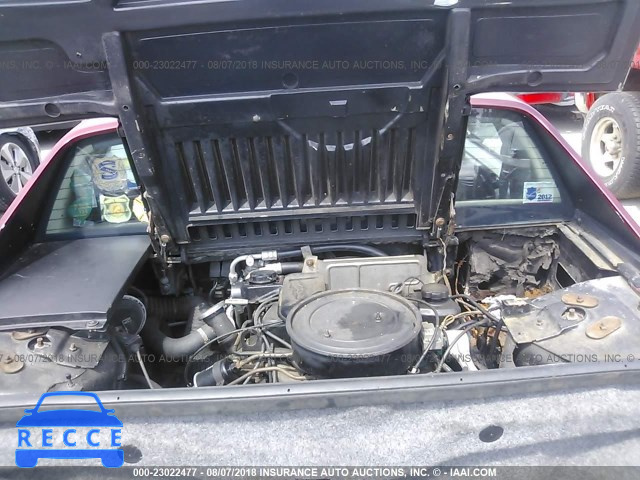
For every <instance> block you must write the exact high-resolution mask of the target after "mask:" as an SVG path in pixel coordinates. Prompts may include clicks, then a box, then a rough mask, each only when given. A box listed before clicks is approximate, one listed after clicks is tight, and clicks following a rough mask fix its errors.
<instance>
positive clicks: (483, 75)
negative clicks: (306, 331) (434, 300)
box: [0, 0, 640, 244]
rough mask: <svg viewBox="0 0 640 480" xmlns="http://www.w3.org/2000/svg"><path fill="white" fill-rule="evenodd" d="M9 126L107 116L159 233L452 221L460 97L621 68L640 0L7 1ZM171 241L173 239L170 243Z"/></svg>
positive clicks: (580, 86)
mask: <svg viewBox="0 0 640 480" xmlns="http://www.w3.org/2000/svg"><path fill="white" fill-rule="evenodd" d="M0 18H2V28H1V29H0V69H1V70H2V74H1V75H0V125H8V124H16V123H20V124H29V123H43V122H46V121H61V120H67V119H71V118H86V117H91V116H103V115H113V116H118V117H119V118H120V121H121V124H122V130H123V133H124V135H125V136H126V140H127V143H128V146H129V149H130V153H131V156H132V158H133V160H134V162H135V165H136V170H137V172H138V174H139V177H140V180H141V181H142V183H143V186H144V188H145V189H146V195H147V199H148V202H149V205H150V208H151V210H152V212H153V214H154V220H155V226H156V228H157V234H158V237H160V236H161V235H168V238H170V239H171V241H172V242H175V243H179V244H186V243H189V242H191V241H192V240H193V232H194V231H195V230H196V229H200V230H201V229H202V228H208V226H215V225H216V224H218V226H219V224H223V225H234V224H242V223H243V222H246V221H247V220H248V219H256V218H269V219H282V220H286V219H292V218H298V219H299V218H304V217H308V218H326V217H338V218H340V217H342V216H345V215H358V214H362V215H365V214H366V215H369V214H384V213H389V212H393V213H406V214H410V215H414V214H415V215H416V226H417V227H418V228H422V229H427V230H430V231H432V232H434V231H435V230H434V229H435V227H434V224H436V223H438V224H442V223H443V222H442V221H439V222H435V220H436V219H439V218H442V219H443V220H444V222H446V221H447V219H448V218H449V213H450V212H449V210H450V205H451V203H452V202H451V196H452V192H453V191H454V189H455V184H456V181H457V171H458V168H459V165H460V162H461V157H462V149H463V140H464V136H465V131H466V113H467V112H468V109H469V96H470V95H471V94H473V93H477V92H481V91H518V92H533V91H603V90H615V89H617V88H618V86H619V85H620V84H621V83H622V82H623V81H624V80H625V77H626V75H627V73H628V69H629V62H630V60H631V58H632V56H633V53H634V51H635V49H636V47H637V44H638V39H639V37H640V2H638V1H637V0H514V1H511V2H497V1H496V2H494V1H485V0H482V1H479V0H435V1H416V0H400V1H388V0H384V1H382V0H379V1H378V0H328V1H324V2H316V1H291V0H272V1H258V0H236V1H214V0H199V1H182V0H113V1H110V0H101V1H97V0H89V1H76V0H49V1H47V2H34V1H32V0H12V1H10V2H2V4H0ZM164 238H167V237H164Z"/></svg>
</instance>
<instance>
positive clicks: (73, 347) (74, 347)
mask: <svg viewBox="0 0 640 480" xmlns="http://www.w3.org/2000/svg"><path fill="white" fill-rule="evenodd" d="M76 350H78V347H77V346H76V344H75V343H72V344H71V345H69V351H71V352H75V351H76Z"/></svg>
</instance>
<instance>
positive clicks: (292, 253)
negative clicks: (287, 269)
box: [278, 245, 388, 258]
mask: <svg viewBox="0 0 640 480" xmlns="http://www.w3.org/2000/svg"><path fill="white" fill-rule="evenodd" d="M326 252H357V253H364V254H366V255H369V256H371V257H387V256H388V255H387V254H386V253H385V252H383V251H382V250H380V249H379V248H376V247H371V246H369V245H320V246H316V247H311V253H314V254H318V253H326ZM301 256H302V250H301V249H296V250H285V251H282V252H278V258H292V257H301Z"/></svg>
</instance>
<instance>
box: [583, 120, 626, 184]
mask: <svg viewBox="0 0 640 480" xmlns="http://www.w3.org/2000/svg"><path fill="white" fill-rule="evenodd" d="M622 157H623V156H622V131H621V130H620V125H618V122H616V121H615V120H614V119H613V118H611V117H605V118H603V119H601V120H600V121H599V122H598V123H597V124H596V126H595V127H594V129H593V133H592V135H591V144H590V147H589V160H590V162H591V166H592V167H593V170H594V171H595V172H596V173H597V174H598V175H599V176H600V177H602V178H608V177H611V176H612V175H614V174H615V173H616V171H617V170H618V167H620V162H621V161H622Z"/></svg>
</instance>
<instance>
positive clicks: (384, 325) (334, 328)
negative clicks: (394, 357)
mask: <svg viewBox="0 0 640 480" xmlns="http://www.w3.org/2000/svg"><path fill="white" fill-rule="evenodd" d="M421 328H422V317H421V316H420V311H419V310H418V309H417V307H415V306H414V305H413V304H412V303H410V302H409V301H407V300H405V299H404V298H402V297H399V296H397V295H393V294H391V293H387V292H381V291H374V290H361V289H354V290H339V291H328V292H322V293H318V294H315V295H312V296H311V297H309V298H307V299H306V300H303V301H302V302H300V303H299V304H297V305H296V306H295V307H294V308H293V309H292V310H291V312H289V315H288V317H287V333H288V334H289V336H290V337H291V341H292V342H294V343H295V344H296V345H298V346H300V347H302V348H304V349H307V350H309V351H312V352H316V353H319V354H325V355H341V356H343V357H349V356H354V357H361V356H364V355H383V354H386V353H391V352H395V351H397V350H399V349H401V348H403V347H405V346H406V345H407V344H409V343H411V342H412V341H414V340H415V339H416V337H417V336H418V335H419V334H420V330H421Z"/></svg>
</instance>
